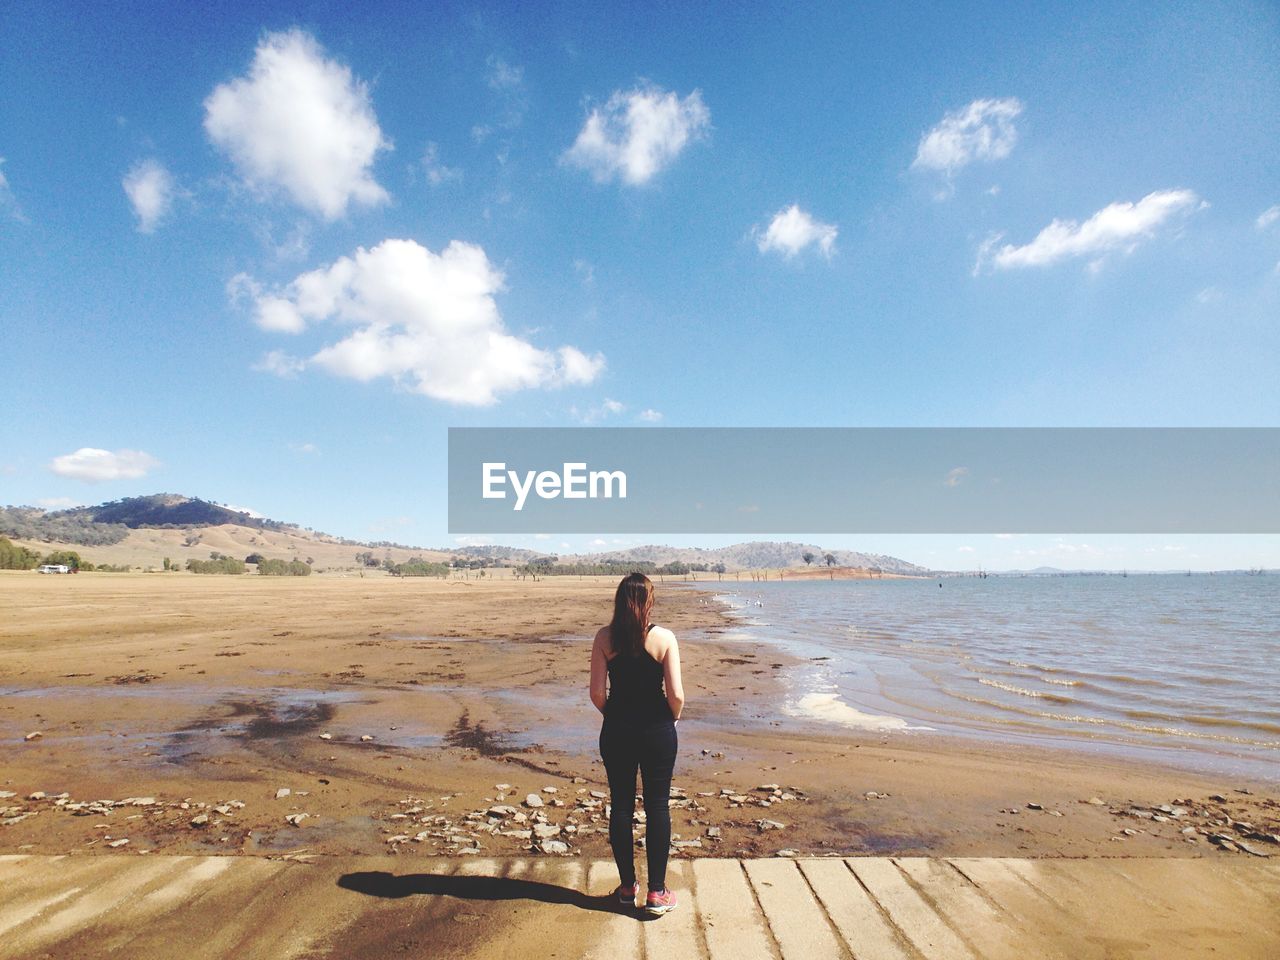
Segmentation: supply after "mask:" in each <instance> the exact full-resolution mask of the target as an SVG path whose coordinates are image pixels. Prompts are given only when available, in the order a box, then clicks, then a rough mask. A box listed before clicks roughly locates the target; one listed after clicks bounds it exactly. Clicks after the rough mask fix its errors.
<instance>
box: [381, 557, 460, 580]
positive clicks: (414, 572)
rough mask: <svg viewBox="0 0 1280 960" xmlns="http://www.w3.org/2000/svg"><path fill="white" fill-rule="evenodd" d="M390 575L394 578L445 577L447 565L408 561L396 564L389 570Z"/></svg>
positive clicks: (447, 573)
mask: <svg viewBox="0 0 1280 960" xmlns="http://www.w3.org/2000/svg"><path fill="white" fill-rule="evenodd" d="M391 574H392V576H396V577H447V576H449V565H448V564H447V563H428V562H427V561H425V560H409V561H407V562H406V563H397V564H396V565H395V566H394V567H393V568H392V569H391Z"/></svg>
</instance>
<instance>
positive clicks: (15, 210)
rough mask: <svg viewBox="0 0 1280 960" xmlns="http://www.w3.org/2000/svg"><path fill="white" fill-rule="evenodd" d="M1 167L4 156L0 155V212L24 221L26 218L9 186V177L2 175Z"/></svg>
mask: <svg viewBox="0 0 1280 960" xmlns="http://www.w3.org/2000/svg"><path fill="white" fill-rule="evenodd" d="M3 167H4V157H0V213H8V214H9V216H11V217H13V219H15V220H18V221H21V222H22V223H26V222H27V218H26V217H25V216H23V213H22V209H21V208H20V207H19V206H18V200H17V198H16V197H14V195H13V190H12V189H10V187H9V178H8V177H6V176H5V175H4V170H3Z"/></svg>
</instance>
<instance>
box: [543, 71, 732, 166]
mask: <svg viewBox="0 0 1280 960" xmlns="http://www.w3.org/2000/svg"><path fill="white" fill-rule="evenodd" d="M710 126H711V111H709V110H708V109H707V107H706V105H705V104H704V103H703V102H702V94H701V93H700V92H699V91H697V90H695V91H693V93H691V94H689V95H688V96H687V97H684V98H681V97H679V96H677V95H676V94H675V93H673V92H671V91H664V90H661V89H659V88H657V87H638V88H636V89H635V90H628V91H622V90H616V91H614V93H613V95H612V96H610V97H609V100H608V102H607V103H606V104H605V105H604V106H603V107H597V108H595V109H593V110H592V111H591V113H590V114H589V115H588V116H587V120H586V123H584V124H583V125H582V130H581V131H579V133H578V138H577V140H575V141H574V143H573V146H572V147H570V148H569V149H568V150H567V151H566V152H565V154H564V157H563V160H564V162H565V163H569V164H572V165H574V166H576V167H581V168H582V169H583V170H586V171H588V172H589V173H590V174H591V175H592V176H593V177H595V179H596V180H597V181H599V182H601V183H606V182H608V181H610V180H612V179H614V178H615V177H618V178H621V180H622V181H623V183H628V184H631V185H633V186H634V185H638V184H642V183H647V182H648V181H649V180H650V179H652V178H653V176H654V175H655V174H656V173H658V172H659V171H660V170H662V169H663V168H664V167H666V166H668V165H669V164H670V163H671V162H672V161H673V160H675V158H676V157H677V156H679V154H680V152H681V151H682V150H683V149H684V148H685V147H686V146H688V144H689V142H690V141H691V140H695V139H697V138H699V137H701V136H704V135H705V134H706V132H707V130H708V129H709V128H710Z"/></svg>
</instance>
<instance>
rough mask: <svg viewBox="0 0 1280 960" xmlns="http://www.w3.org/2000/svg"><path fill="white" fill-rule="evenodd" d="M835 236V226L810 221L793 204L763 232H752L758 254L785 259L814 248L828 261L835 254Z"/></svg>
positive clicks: (779, 214) (779, 212)
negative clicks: (773, 254)
mask: <svg viewBox="0 0 1280 960" xmlns="http://www.w3.org/2000/svg"><path fill="white" fill-rule="evenodd" d="M837 232H838V231H837V230H836V226H835V224H832V223H822V222H821V221H819V220H815V219H813V217H811V216H810V215H809V214H808V213H806V212H805V211H803V210H801V209H800V208H799V207H798V206H796V205H795V204H794V203H793V204H792V205H791V206H789V207H787V208H786V209H784V210H779V211H778V212H777V213H775V214H774V215H773V219H772V220H770V221H769V226H768V227H767V228H766V229H765V230H763V231H761V230H760V228H759V227H756V228H753V230H752V233H753V234H754V236H755V238H756V247H757V248H758V249H759V250H760V252H761V253H768V252H769V251H771V250H772V251H776V252H778V253H780V254H782V255H783V256H784V257H786V258H787V259H791V258H792V257H794V256H796V254H798V253H800V252H801V251H803V250H804V249H805V248H806V247H811V246H814V245H815V244H816V245H817V247H818V249H819V250H820V251H822V255H823V256H824V257H828V258H830V256H831V254H832V253H834V252H835V245H836V234H837Z"/></svg>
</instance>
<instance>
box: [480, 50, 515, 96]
mask: <svg viewBox="0 0 1280 960" xmlns="http://www.w3.org/2000/svg"><path fill="white" fill-rule="evenodd" d="M485 66H486V67H487V68H488V69H487V72H486V74H485V80H486V81H487V82H488V84H489V89H490V90H513V89H517V88H519V87H520V86H522V85H523V84H524V67H520V66H512V65H511V64H509V63H507V62H506V61H505V60H503V59H502V58H501V57H499V56H490V57H489V59H488V60H486V61H485Z"/></svg>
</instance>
